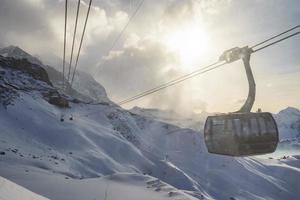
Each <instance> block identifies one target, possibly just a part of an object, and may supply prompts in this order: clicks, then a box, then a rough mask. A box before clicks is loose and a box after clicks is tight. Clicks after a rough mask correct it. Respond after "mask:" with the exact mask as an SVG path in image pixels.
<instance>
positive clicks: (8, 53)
mask: <svg viewBox="0 0 300 200" xmlns="http://www.w3.org/2000/svg"><path fill="white" fill-rule="evenodd" d="M0 55H1V56H3V57H12V58H16V59H27V60H28V61H29V62H31V63H33V64H38V65H43V63H42V62H41V61H40V60H39V59H37V58H36V57H34V56H32V55H30V54H29V53H27V52H26V51H24V50H23V49H21V48H20V47H18V46H14V45H10V46H7V47H4V48H2V49H0Z"/></svg>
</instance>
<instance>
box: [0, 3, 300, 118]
mask: <svg viewBox="0 0 300 200" xmlns="http://www.w3.org/2000/svg"><path fill="white" fill-rule="evenodd" d="M139 2H140V0H93V4H92V5H93V6H92V9H91V13H90V18H89V21H88V26H87V32H86V35H85V36H86V37H85V38H84V42H83V47H82V53H81V56H80V60H79V65H78V69H79V70H82V71H85V72H88V73H90V74H91V75H92V76H93V77H94V78H95V79H96V80H97V81H98V82H99V83H101V84H102V85H103V86H104V87H105V88H106V90H107V93H108V95H109V97H110V98H111V99H112V100H114V101H116V102H119V101H121V100H124V99H126V98H128V97H131V96H133V95H135V94H137V93H140V92H143V91H144V90H147V89H150V88H152V87H155V86H157V85H159V84H162V83H165V82H166V81H169V80H172V79H173V78H176V77H177V76H181V75H184V74H186V73H189V72H191V71H193V70H196V69H198V68H201V66H205V65H207V64H210V63H213V62H215V61H216V60H217V59H218V57H219V56H220V55H221V54H222V52H223V51H225V50H227V49H230V48H232V47H236V46H239V47H243V46H246V45H249V46H251V45H253V44H256V43H258V42H260V41H262V40H264V39H266V38H268V37H271V36H272V35H274V34H277V33H280V32H282V31H284V30H286V29H288V28H290V27H293V26H296V25H298V24H299V23H300V21H299V19H300V1H298V0H268V1H266V0H252V1H249V0H163V1H162V0H151V1H150V0H145V2H144V4H143V5H142V7H141V8H140V10H139V11H138V13H137V15H136V16H135V17H134V18H133V19H132V21H131V23H130V24H129V26H128V27H127V29H126V30H125V32H124V34H123V35H122V37H121V38H120V40H118V42H117V43H116V45H115V47H114V48H113V49H111V46H112V43H113V42H114V40H115V39H116V37H117V36H118V34H119V33H120V31H121V30H122V29H123V27H124V26H125V25H126V23H127V22H128V20H129V18H130V16H131V14H132V13H133V12H134V10H135V8H136V7H137V6H138V4H139ZM76 3H77V0H69V15H68V28H67V44H68V46H67V59H69V56H70V52H71V40H72V34H73V28H74V21H75V12H76ZM87 5H88V1H86V0H85V1H83V0H82V2H81V10H80V18H79V27H78V34H77V37H76V45H75V49H77V48H78V44H79V39H80V34H81V32H82V29H83V22H84V18H85V15H86V10H87ZM0 27H1V29H0V47H5V46H8V45H16V46H19V47H21V48H22V49H24V50H26V51H27V52H29V53H31V54H32V55H36V56H38V57H39V58H41V59H42V61H44V62H46V63H51V62H52V61H53V60H55V59H59V58H61V57H62V54H63V27H64V1H63V0H13V1H12V0H1V1H0ZM299 44H300V36H299V35H298V36H296V37H294V38H292V39H289V40H286V41H284V42H282V43H279V44H278V45H275V46H272V47H270V48H267V49H265V50H263V51H260V52H258V53H256V54H253V55H252V56H251V65H252V69H253V73H254V76H255V80H256V86H257V88H256V89H257V96H256V102H255V104H254V107H253V110H256V109H258V108H261V109H262V110H263V111H270V112H278V111H279V110H281V109H284V108H286V107H288V106H293V107H298V108H300V92H299V91H300V55H299V54H300V45H299ZM110 49H111V50H110ZM55 67H59V68H61V66H55ZM75 81H76V80H75ZM247 84H248V83H247V80H246V75H245V72H244V68H243V65H242V62H241V61H237V62H235V63H232V64H229V65H225V66H223V67H221V68H218V69H216V70H213V71H211V72H208V73H206V74H204V75H200V76H198V77H195V78H193V79H190V80H188V81H185V82H183V83H181V84H179V85H176V86H174V87H171V88H168V89H166V90H163V91H160V92H158V93H155V94H152V95H149V96H147V97H145V98H142V99H140V100H137V101H133V102H131V103H129V104H126V105H124V107H125V108H131V107H133V106H140V107H148V108H160V109H170V110H174V111H177V112H179V113H182V114H185V115H188V114H191V113H194V112H196V113H199V112H202V111H207V112H232V111H235V110H238V109H239V107H240V106H241V105H242V104H243V101H244V100H245V98H246V96H247V93H248V85H247Z"/></svg>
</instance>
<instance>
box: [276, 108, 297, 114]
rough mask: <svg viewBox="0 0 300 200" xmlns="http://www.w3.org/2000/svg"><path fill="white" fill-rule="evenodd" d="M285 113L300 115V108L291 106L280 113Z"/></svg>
mask: <svg viewBox="0 0 300 200" xmlns="http://www.w3.org/2000/svg"><path fill="white" fill-rule="evenodd" d="M283 113H287V114H292V115H300V110H299V109H298V108H295V107H290V106H289V107H287V108H286V109H283V110H281V111H280V112H279V113H278V114H283Z"/></svg>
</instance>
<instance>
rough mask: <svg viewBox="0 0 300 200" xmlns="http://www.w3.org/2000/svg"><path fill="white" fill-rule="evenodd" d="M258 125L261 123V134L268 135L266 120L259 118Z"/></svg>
mask: <svg viewBox="0 0 300 200" xmlns="http://www.w3.org/2000/svg"><path fill="white" fill-rule="evenodd" d="M258 123H259V126H260V133H261V134H266V133H267V127H266V123H265V119H264V118H263V117H259V118H258Z"/></svg>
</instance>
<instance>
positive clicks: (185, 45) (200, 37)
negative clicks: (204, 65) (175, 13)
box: [165, 26, 209, 68]
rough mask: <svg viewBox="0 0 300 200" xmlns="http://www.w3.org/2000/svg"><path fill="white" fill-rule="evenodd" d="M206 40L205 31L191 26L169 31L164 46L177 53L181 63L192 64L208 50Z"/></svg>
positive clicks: (207, 40)
mask: <svg viewBox="0 0 300 200" xmlns="http://www.w3.org/2000/svg"><path fill="white" fill-rule="evenodd" d="M208 42H209V38H208V35H207V34H206V32H205V31H203V30H201V29H200V28H194V27H192V26H189V27H185V28H183V29H180V30H177V31H175V32H171V33H169V34H167V36H166V38H165V43H166V46H167V47H168V48H169V49H170V50H171V51H173V52H175V53H177V54H178V55H179V57H180V61H181V64H182V65H193V64H196V63H197V61H199V60H201V57H202V56H205V53H206V51H207V50H208ZM186 67H187V68H189V67H188V66H186Z"/></svg>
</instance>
